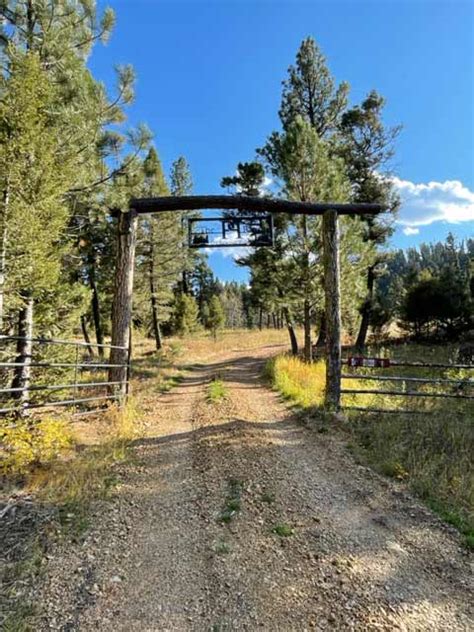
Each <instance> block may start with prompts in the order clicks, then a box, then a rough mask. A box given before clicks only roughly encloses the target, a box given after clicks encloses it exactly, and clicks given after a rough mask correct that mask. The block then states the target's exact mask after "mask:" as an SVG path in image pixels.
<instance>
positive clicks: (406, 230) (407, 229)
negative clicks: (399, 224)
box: [403, 226, 420, 235]
mask: <svg viewBox="0 0 474 632" xmlns="http://www.w3.org/2000/svg"><path fill="white" fill-rule="evenodd" d="M419 233H420V229H419V228H412V227H411V226H405V228H404V229H403V234H404V235H419Z"/></svg>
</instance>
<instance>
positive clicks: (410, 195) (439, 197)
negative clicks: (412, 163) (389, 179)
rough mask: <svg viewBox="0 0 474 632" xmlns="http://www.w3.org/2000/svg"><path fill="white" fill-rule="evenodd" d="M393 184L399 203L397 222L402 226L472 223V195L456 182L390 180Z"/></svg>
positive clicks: (473, 215)
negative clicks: (419, 182) (400, 201)
mask: <svg viewBox="0 0 474 632" xmlns="http://www.w3.org/2000/svg"><path fill="white" fill-rule="evenodd" d="M393 182H394V184H395V187H396V189H397V190H398V193H399V195H400V198H401V200H402V204H401V207H400V213H399V218H398V223H399V224H402V226H409V227H410V226H411V227H413V226H427V225H429V224H433V222H446V223H448V224H459V223H461V222H474V192H473V191H471V190H470V189H468V188H467V187H466V186H464V185H463V183H462V182H459V180H446V181H445V182H428V183H427V184H423V183H421V184H416V183H414V182H410V181H409V180H401V179H400V178H393ZM405 234H408V233H405ZM410 234H412V235H414V234H415V233H410Z"/></svg>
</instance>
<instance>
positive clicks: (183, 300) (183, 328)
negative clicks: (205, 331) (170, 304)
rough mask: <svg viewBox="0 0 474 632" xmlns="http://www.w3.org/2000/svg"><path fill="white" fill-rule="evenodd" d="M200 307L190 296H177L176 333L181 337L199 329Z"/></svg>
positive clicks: (175, 310) (175, 312) (180, 294)
mask: <svg viewBox="0 0 474 632" xmlns="http://www.w3.org/2000/svg"><path fill="white" fill-rule="evenodd" d="M198 313H199V310H198V306H197V303H196V299H195V298H193V297H192V296H189V294H183V293H179V294H178V295H177V296H176V304H175V309H174V318H175V331H176V332H177V333H178V334H179V335H180V336H187V335H189V334H191V333H194V332H195V331H197V329H198V328H199V322H198Z"/></svg>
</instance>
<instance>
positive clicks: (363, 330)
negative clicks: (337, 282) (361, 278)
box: [355, 266, 375, 351]
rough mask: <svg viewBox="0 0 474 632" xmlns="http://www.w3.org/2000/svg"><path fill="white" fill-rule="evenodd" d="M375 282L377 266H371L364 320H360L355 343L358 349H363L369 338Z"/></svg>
mask: <svg viewBox="0 0 474 632" xmlns="http://www.w3.org/2000/svg"><path fill="white" fill-rule="evenodd" d="M374 284H375V268H374V266H370V267H369V268H367V297H366V299H365V303H364V306H363V308H362V320H361V322H360V328H359V333H358V335H357V340H356V344H355V346H356V349H357V351H363V349H364V347H365V341H366V339H367V332H368V331H369V325H370V316H371V313H372V306H373V300H374Z"/></svg>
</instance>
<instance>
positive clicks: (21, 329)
mask: <svg viewBox="0 0 474 632" xmlns="http://www.w3.org/2000/svg"><path fill="white" fill-rule="evenodd" d="M18 336H19V337H20V338H19V340H18V341H17V343H16V352H17V356H16V358H15V362H18V363H20V366H17V367H15V373H14V376H13V380H12V388H20V389H21V390H20V391H16V392H14V393H13V397H14V398H15V399H18V400H20V402H21V404H22V405H23V407H26V406H27V405H28V402H29V395H30V393H29V390H28V387H29V385H30V378H31V354H32V350H33V343H32V342H31V338H32V337H33V298H32V297H30V296H29V297H27V298H26V299H25V304H24V306H23V307H22V308H21V309H20V311H19V313H18Z"/></svg>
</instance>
